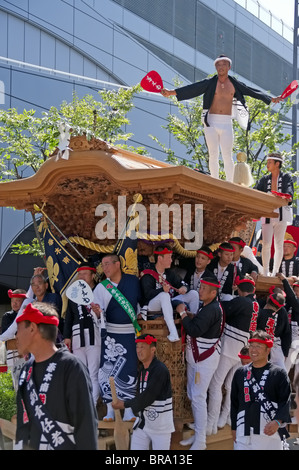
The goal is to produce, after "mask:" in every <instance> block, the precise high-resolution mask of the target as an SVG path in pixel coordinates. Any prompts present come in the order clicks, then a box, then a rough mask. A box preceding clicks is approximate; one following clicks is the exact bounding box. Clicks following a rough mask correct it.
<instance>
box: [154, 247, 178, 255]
mask: <svg viewBox="0 0 299 470" xmlns="http://www.w3.org/2000/svg"><path fill="white" fill-rule="evenodd" d="M154 253H155V255H168V254H170V253H173V251H171V250H169V249H168V248H164V250H162V251H154Z"/></svg>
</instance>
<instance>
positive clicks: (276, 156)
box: [266, 152, 283, 162]
mask: <svg viewBox="0 0 299 470" xmlns="http://www.w3.org/2000/svg"><path fill="white" fill-rule="evenodd" d="M266 160H277V161H278V162H283V155H281V153H279V152H273V153H269V154H268V155H267V158H266Z"/></svg>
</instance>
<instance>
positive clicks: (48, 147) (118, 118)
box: [0, 85, 145, 181]
mask: <svg viewBox="0 0 299 470" xmlns="http://www.w3.org/2000/svg"><path fill="white" fill-rule="evenodd" d="M139 91H140V86H139V85H136V86H135V87H132V88H129V89H123V88H120V89H119V90H118V91H114V90H113V91H111V90H104V91H100V92H99V99H96V98H94V97H93V96H91V95H87V96H85V97H83V98H80V99H79V98H78V96H77V95H76V94H75V93H74V94H73V99H72V101H71V102H70V103H67V102H66V101H64V102H63V103H62V104H61V106H60V108H56V107H54V106H52V107H51V108H50V110H49V111H48V112H43V113H42V115H41V116H37V115H36V110H34V109H31V110H26V109H25V110H24V111H23V112H22V113H18V111H17V110H16V109H15V108H12V109H9V110H8V111H6V110H0V143H1V144H2V146H1V148H0V169H1V174H0V181H6V180H7V179H15V178H23V177H26V176H28V175H29V173H30V172H31V173H32V172H33V173H35V172H36V171H37V170H38V169H39V168H40V166H41V165H42V164H43V163H44V162H45V160H46V159H47V158H48V157H49V156H50V155H51V154H52V153H53V151H54V150H55V149H56V148H57V146H58V143H59V134H60V132H59V125H60V124H61V123H65V124H67V125H68V126H69V127H70V128H71V134H72V135H73V136H76V135H86V138H87V139H88V140H89V139H91V138H92V137H95V138H98V139H102V140H105V141H106V142H108V143H110V144H113V145H119V146H121V143H122V142H126V141H127V140H128V139H129V138H130V137H131V136H132V133H127V132H124V129H125V128H126V126H128V125H129V124H130V121H129V119H128V118H127V114H128V112H129V111H130V110H131V109H132V108H133V107H134V105H133V97H134V94H136V93H138V92H139ZM122 145H124V144H122ZM137 152H139V153H142V152H143V153H145V150H144V149H137Z"/></svg>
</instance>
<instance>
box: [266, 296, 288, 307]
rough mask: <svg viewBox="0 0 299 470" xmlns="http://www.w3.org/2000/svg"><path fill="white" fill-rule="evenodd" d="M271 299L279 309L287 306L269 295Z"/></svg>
mask: <svg viewBox="0 0 299 470" xmlns="http://www.w3.org/2000/svg"><path fill="white" fill-rule="evenodd" d="M269 299H270V300H271V301H272V302H273V303H274V304H275V305H276V306H277V307H279V308H281V307H283V306H284V305H285V304H280V303H279V302H278V300H276V299H274V297H273V295H272V294H270V295H269Z"/></svg>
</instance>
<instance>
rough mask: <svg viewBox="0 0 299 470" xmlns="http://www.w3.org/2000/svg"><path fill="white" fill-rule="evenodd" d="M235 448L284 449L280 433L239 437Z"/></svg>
mask: <svg viewBox="0 0 299 470" xmlns="http://www.w3.org/2000/svg"><path fill="white" fill-rule="evenodd" d="M234 450H282V440H281V439H280V437H279V434H278V433H276V434H275V435H274V436H266V435H265V434H253V433H251V435H250V436H240V437H237V440H236V442H235V443H234Z"/></svg>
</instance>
